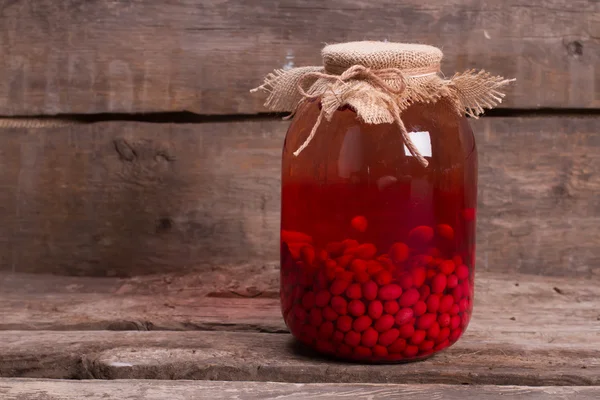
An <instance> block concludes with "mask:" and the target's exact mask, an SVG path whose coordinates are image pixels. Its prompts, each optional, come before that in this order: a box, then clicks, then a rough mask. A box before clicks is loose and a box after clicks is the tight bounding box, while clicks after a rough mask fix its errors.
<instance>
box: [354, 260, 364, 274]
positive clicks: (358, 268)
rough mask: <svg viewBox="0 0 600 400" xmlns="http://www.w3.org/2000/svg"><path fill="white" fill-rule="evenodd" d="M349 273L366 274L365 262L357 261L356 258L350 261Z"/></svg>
mask: <svg viewBox="0 0 600 400" xmlns="http://www.w3.org/2000/svg"><path fill="white" fill-rule="evenodd" d="M350 271H352V272H354V273H355V274H357V273H359V272H366V271H367V262H366V261H365V260H359V259H358V258H357V259H355V260H352V263H350Z"/></svg>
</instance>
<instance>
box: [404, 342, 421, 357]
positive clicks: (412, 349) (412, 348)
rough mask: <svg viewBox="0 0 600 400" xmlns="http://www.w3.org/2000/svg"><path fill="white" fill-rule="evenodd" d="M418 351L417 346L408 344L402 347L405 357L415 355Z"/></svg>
mask: <svg viewBox="0 0 600 400" xmlns="http://www.w3.org/2000/svg"><path fill="white" fill-rule="evenodd" d="M418 352H419V348H418V347H417V346H413V345H408V346H406V349H404V353H403V354H404V356H405V357H409V358H412V357H414V356H416V355H417V353H418Z"/></svg>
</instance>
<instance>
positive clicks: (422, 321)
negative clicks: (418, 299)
mask: <svg viewBox="0 0 600 400" xmlns="http://www.w3.org/2000/svg"><path fill="white" fill-rule="evenodd" d="M436 317H437V315H436V314H433V313H430V314H424V315H421V316H420V317H419V319H417V328H419V329H423V330H427V329H429V327H430V326H431V325H432V324H433V323H434V322H435V320H436Z"/></svg>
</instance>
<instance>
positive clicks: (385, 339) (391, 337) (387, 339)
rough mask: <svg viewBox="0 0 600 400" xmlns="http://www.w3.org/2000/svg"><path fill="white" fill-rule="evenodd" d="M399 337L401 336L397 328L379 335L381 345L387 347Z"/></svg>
mask: <svg viewBox="0 0 600 400" xmlns="http://www.w3.org/2000/svg"><path fill="white" fill-rule="evenodd" d="M398 335H400V331H399V330H398V329H395V328H392V329H390V330H387V331H385V332H381V333H380V334H379V344H380V345H382V346H386V347H387V346H389V345H391V344H392V343H394V342H395V341H396V339H398Z"/></svg>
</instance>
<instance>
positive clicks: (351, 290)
mask: <svg viewBox="0 0 600 400" xmlns="http://www.w3.org/2000/svg"><path fill="white" fill-rule="evenodd" d="M346 296H347V297H348V298H349V299H360V298H361V297H362V289H361V287H360V284H359V283H353V284H351V285H350V286H348V289H346Z"/></svg>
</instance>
